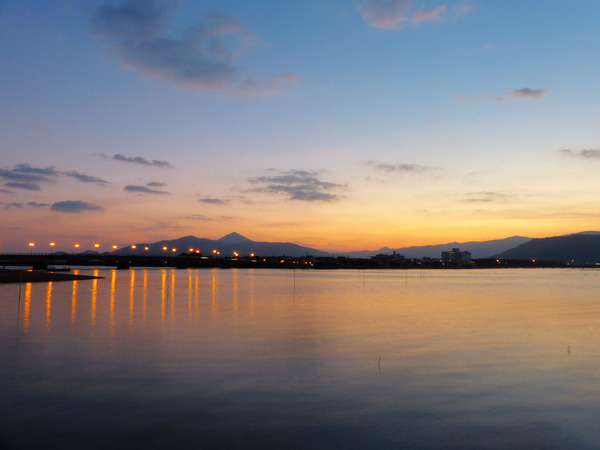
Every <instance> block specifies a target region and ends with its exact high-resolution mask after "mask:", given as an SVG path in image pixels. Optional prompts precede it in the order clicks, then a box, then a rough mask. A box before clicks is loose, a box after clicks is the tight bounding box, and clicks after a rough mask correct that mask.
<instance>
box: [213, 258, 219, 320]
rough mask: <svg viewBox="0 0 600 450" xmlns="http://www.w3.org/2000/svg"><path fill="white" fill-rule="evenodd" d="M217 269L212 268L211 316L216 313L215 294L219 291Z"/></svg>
mask: <svg viewBox="0 0 600 450" xmlns="http://www.w3.org/2000/svg"><path fill="white" fill-rule="evenodd" d="M218 273H219V272H217V269H212V276H213V277H212V313H213V317H214V316H216V314H217V294H218V291H219V277H218Z"/></svg>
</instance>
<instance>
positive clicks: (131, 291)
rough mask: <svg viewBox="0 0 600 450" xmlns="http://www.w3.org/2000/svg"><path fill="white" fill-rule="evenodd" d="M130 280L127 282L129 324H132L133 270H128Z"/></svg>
mask: <svg viewBox="0 0 600 450" xmlns="http://www.w3.org/2000/svg"><path fill="white" fill-rule="evenodd" d="M130 273H131V279H130V281H129V323H130V324H133V305H134V303H133V300H134V295H135V270H130Z"/></svg>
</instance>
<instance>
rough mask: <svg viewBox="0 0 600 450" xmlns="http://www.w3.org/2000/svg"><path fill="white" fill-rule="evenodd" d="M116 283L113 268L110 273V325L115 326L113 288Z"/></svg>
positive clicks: (114, 288)
mask: <svg viewBox="0 0 600 450" xmlns="http://www.w3.org/2000/svg"><path fill="white" fill-rule="evenodd" d="M116 284H117V271H116V270H113V271H112V273H111V274H110V327H111V329H112V328H113V327H114V326H115V290H116Z"/></svg>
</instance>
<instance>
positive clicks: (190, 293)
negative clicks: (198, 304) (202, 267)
mask: <svg viewBox="0 0 600 450" xmlns="http://www.w3.org/2000/svg"><path fill="white" fill-rule="evenodd" d="M193 283H194V272H193V271H192V269H188V316H189V319H190V321H191V320H192V296H193Z"/></svg>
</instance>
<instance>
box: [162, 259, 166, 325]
mask: <svg viewBox="0 0 600 450" xmlns="http://www.w3.org/2000/svg"><path fill="white" fill-rule="evenodd" d="M161 272H162V280H161V281H162V284H161V287H162V288H161V291H160V293H161V302H160V319H161V322H162V323H163V324H164V323H165V316H166V309H167V269H161Z"/></svg>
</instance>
